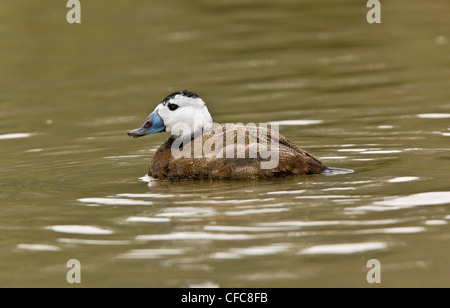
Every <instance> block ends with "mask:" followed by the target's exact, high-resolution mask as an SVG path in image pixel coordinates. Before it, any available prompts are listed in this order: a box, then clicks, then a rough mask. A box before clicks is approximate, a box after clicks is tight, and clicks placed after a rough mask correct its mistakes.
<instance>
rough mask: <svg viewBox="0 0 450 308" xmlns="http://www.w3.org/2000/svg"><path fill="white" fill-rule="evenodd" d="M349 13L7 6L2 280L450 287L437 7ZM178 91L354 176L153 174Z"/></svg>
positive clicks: (442, 51) (294, 6) (443, 71)
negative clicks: (72, 10)
mask: <svg viewBox="0 0 450 308" xmlns="http://www.w3.org/2000/svg"><path fill="white" fill-rule="evenodd" d="M63 2H64V1H63ZM360 2H361V1H339V3H337V2H336V1H325V2H323V1H321V2H320V3H317V2H315V1H302V2H294V1H288V0H283V1H278V2H277V4H273V3H272V2H270V1H259V2H258V5H256V4H253V3H252V2H250V1H216V2H215V3H214V4H212V3H207V2H205V1H197V2H195V3H191V2H189V4H188V3H187V2H182V1H171V2H170V3H167V2H164V3H163V2H155V1H96V2H95V3H85V2H82V23H81V24H80V25H69V24H68V23H67V22H66V20H65V14H66V12H67V9H66V7H65V3H63V4H61V1H45V3H43V2H42V1H41V2H36V1H6V2H5V3H3V5H2V8H1V9H0V38H1V39H0V59H1V60H0V71H1V72H2V74H1V76H0V123H1V124H0V184H1V190H0V206H1V211H0V213H1V214H0V247H1V248H0V261H1V262H0V273H1V275H0V286H27V287H35V286H46V287H55V286H58V287H61V286H62V287H65V286H71V285H69V284H68V283H67V282H66V273H67V271H68V270H69V269H68V268H66V263H67V261H68V260H69V259H78V260H79V261H80V262H81V266H82V283H81V285H82V286H85V287H88V286H105V287H116V286H126V287H129V286H146V287H189V286H191V287H202V286H204V287H310V286H311V287H314V286H324V287H325V286H326V287H336V286H338V287H342V286H344V287H369V286H373V285H370V284H368V283H367V281H366V274H367V272H368V270H369V268H367V267H366V264H367V261H368V260H369V259H378V260H379V261H380V264H381V271H382V277H381V284H380V286H385V287H397V286H410V287H411V286H414V287H415V286H440V287H442V286H449V282H450V278H449V277H450V275H449V272H448V268H450V267H449V266H450V261H449V258H448V255H449V253H450V248H449V247H450V246H449V245H448V241H449V239H450V228H449V221H450V211H449V209H448V206H449V204H450V185H449V183H450V177H449V174H450V164H449V159H450V156H449V149H450V147H449V145H450V143H449V135H450V126H449V123H450V122H449V114H450V103H449V97H450V90H449V89H450V81H449V80H450V65H449V64H450V52H449V51H450V41H449V39H450V33H449V30H448V29H450V18H449V16H448V12H449V10H448V3H447V2H446V1H434V2H433V3H426V4H424V3H422V2H420V1H415V0H414V1H409V2H408V3H387V2H386V3H384V2H383V3H382V23H381V24H379V25H369V24H368V23H367V22H366V21H365V14H366V12H367V9H366V8H365V3H363V4H361V3H360ZM184 88H187V89H189V90H191V91H194V92H197V93H199V94H200V95H201V96H202V97H203V98H204V99H205V101H206V102H207V104H208V108H209V110H210V112H211V114H212V115H213V119H214V121H215V122H218V123H226V122H242V123H248V122H254V123H262V122H279V123H280V132H281V133H282V134H283V135H285V136H286V137H288V138H289V139H291V140H292V141H294V142H295V143H296V144H298V145H299V146H300V147H301V148H303V149H305V150H307V151H309V152H310V153H312V154H314V155H315V156H317V157H319V158H321V160H322V161H323V162H324V163H325V164H326V165H327V166H332V167H339V168H348V169H353V170H355V172H354V173H353V174H340V175H328V176H326V175H314V176H301V177H295V178H286V179H277V180H270V181H268V180H258V181H244V182H236V181H215V182H210V181H200V182H177V183H169V182H157V181H153V180H151V179H148V178H146V177H145V174H146V172H147V168H148V164H149V160H150V158H151V156H152V155H153V153H154V151H155V150H156V149H157V148H158V146H159V145H160V144H162V142H163V141H164V140H165V139H166V138H167V136H166V135H164V134H158V135H153V136H151V137H146V138H141V139H139V140H134V139H131V138H129V137H128V136H127V135H126V132H127V131H128V130H130V129H132V128H135V127H138V126H139V125H140V124H142V122H143V120H144V119H145V117H146V116H147V115H148V114H149V113H150V112H151V111H152V110H153V109H154V107H155V106H156V105H157V103H158V102H159V101H160V100H161V99H163V98H164V97H165V96H166V95H167V94H169V93H170V92H172V91H175V90H180V89H184Z"/></svg>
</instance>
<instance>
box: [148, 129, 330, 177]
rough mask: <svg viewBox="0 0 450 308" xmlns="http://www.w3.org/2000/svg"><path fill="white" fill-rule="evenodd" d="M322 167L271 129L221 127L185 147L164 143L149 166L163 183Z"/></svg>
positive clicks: (280, 173) (170, 141)
mask: <svg viewBox="0 0 450 308" xmlns="http://www.w3.org/2000/svg"><path fill="white" fill-rule="evenodd" d="M276 147H278V151H276ZM325 168H326V167H325V166H324V165H323V164H322V163H321V162H320V161H319V160H318V159H317V158H315V157H314V156H312V155H311V154H309V153H307V152H306V151H303V150H302V149H300V148H299V147H297V146H296V145H295V144H294V143H293V142H292V141H290V140H289V139H287V138H285V137H284V136H282V135H280V134H278V133H276V132H274V131H272V130H270V129H265V128H262V127H257V126H244V125H231V126H228V125H222V126H220V127H218V128H217V129H214V130H212V131H210V132H207V133H205V134H203V135H202V136H199V137H197V138H195V139H193V140H191V141H190V142H189V143H187V144H185V145H184V146H183V144H181V145H180V144H179V141H178V140H175V139H174V138H172V137H171V138H169V139H168V140H166V142H164V143H163V145H161V147H160V148H159V149H158V150H157V151H156V153H155V156H154V157H153V160H152V161H151V163H150V168H149V175H150V176H152V177H154V178H156V179H162V180H183V179H236V180H238V179H239V180H241V179H258V178H277V177H286V176H291V175H302V174H315V173H321V172H322V171H323V170H324V169H325Z"/></svg>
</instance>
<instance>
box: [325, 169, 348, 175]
mask: <svg viewBox="0 0 450 308" xmlns="http://www.w3.org/2000/svg"><path fill="white" fill-rule="evenodd" d="M353 172H355V170H351V169H342V168H334V167H327V168H325V169H323V171H322V174H325V175H338V174H347V173H353Z"/></svg>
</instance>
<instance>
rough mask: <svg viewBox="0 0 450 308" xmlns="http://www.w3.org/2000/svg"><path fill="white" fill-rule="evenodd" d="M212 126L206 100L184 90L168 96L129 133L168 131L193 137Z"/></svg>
mask: <svg viewBox="0 0 450 308" xmlns="http://www.w3.org/2000/svg"><path fill="white" fill-rule="evenodd" d="M211 128H212V118H211V115H210V113H209V111H208V108H206V104H205V102H204V101H203V100H202V99H201V98H200V96H198V95H197V94H195V93H192V92H189V91H187V90H183V91H178V92H174V93H172V94H170V95H169V96H167V97H166V98H165V99H164V100H163V101H162V102H161V103H160V104H159V105H158V106H157V107H156V108H155V110H154V111H153V112H152V113H151V114H150V115H149V116H148V117H147V119H146V121H145V122H144V124H143V125H142V126H141V127H139V128H137V129H133V130H131V131H129V132H128V135H129V136H132V137H135V138H137V137H142V136H145V135H149V134H153V133H158V132H163V131H166V132H168V133H170V134H171V135H172V137H174V138H179V137H182V138H187V137H188V138H192V137H193V136H199V135H201V134H202V133H205V132H208V131H210V130H211Z"/></svg>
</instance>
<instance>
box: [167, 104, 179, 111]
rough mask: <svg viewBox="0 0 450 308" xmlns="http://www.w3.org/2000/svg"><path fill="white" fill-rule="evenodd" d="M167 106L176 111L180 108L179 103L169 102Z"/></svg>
mask: <svg viewBox="0 0 450 308" xmlns="http://www.w3.org/2000/svg"><path fill="white" fill-rule="evenodd" d="M167 107H169V110H170V111H174V110H177V109H178V105H177V104H169V105H168V106H167Z"/></svg>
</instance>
